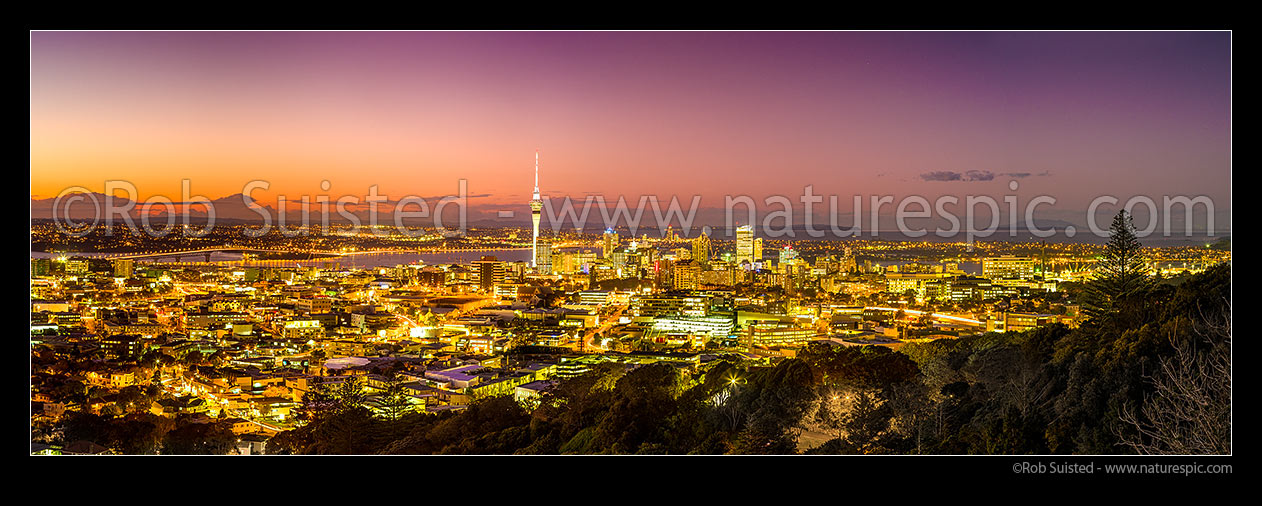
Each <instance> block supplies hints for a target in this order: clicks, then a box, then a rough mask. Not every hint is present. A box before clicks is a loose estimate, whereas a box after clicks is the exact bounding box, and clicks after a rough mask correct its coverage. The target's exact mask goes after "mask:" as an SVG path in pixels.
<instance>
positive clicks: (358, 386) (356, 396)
mask: <svg viewBox="0 0 1262 506" xmlns="http://www.w3.org/2000/svg"><path fill="white" fill-rule="evenodd" d="M333 396H334V397H335V398H336V399H337V405H336V406H335V407H334V410H335V411H337V412H338V413H344V412H346V411H353V410H355V409H358V408H361V407H363V405H364V401H365V400H366V398H367V396H366V395H364V379H363V378H362V377H359V376H351V377H348V378H346V381H343V382H342V384H341V385H339V386H338V387H337V389H336V390H335V391H334V392H333Z"/></svg>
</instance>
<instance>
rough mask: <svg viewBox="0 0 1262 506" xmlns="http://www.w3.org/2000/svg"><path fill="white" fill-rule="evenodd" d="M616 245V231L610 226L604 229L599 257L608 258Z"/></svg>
mask: <svg viewBox="0 0 1262 506" xmlns="http://www.w3.org/2000/svg"><path fill="white" fill-rule="evenodd" d="M617 247H618V233H617V232H614V231H613V229H612V228H606V229H605V236H604V247H603V248H602V249H601V255H600V257H601V258H609V257H610V256H611V255H613V250H614V249H616V248H617Z"/></svg>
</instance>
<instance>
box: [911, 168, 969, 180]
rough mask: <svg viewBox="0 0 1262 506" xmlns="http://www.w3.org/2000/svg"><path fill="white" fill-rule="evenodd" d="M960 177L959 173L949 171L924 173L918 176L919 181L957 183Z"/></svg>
mask: <svg viewBox="0 0 1262 506" xmlns="http://www.w3.org/2000/svg"><path fill="white" fill-rule="evenodd" d="M961 177H963V176H962V175H961V174H960V173H959V172H951V171H949V170H938V171H933V172H926V173H924V174H921V175H920V179H923V180H925V181H959V180H960V178H961Z"/></svg>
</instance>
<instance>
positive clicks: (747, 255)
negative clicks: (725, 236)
mask: <svg viewBox="0 0 1262 506" xmlns="http://www.w3.org/2000/svg"><path fill="white" fill-rule="evenodd" d="M743 264H749V265H751V266H752V265H753V264H754V227H753V226H752V225H742V226H740V227H736V265H743Z"/></svg>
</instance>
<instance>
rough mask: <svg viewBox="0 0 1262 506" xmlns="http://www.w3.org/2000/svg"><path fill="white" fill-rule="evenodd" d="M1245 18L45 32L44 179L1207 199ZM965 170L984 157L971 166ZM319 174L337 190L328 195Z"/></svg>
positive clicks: (360, 188)
mask: <svg viewBox="0 0 1262 506" xmlns="http://www.w3.org/2000/svg"><path fill="white" fill-rule="evenodd" d="M1230 42H1231V41H1230V34H1229V33H1222V32H1218V33H1026V32H1017V33H1008V32H998V33H941V32H938V33H889V32H845V33H817V32H792V33H765V32H755V33H645V32H624V33H467V32H463V33H462V32H456V33H451V32H437V33H434V32H409V33H381V32H368V33H322V32H282V33H223V32H178V33H161V32H138V33H108V32H91V33H62V32H35V33H32V35H31V195H32V196H33V197H35V198H46V197H50V196H54V195H56V194H57V193H58V192H60V191H61V190H62V189H64V188H66V187H69V186H76V185H77V186H84V187H87V188H89V189H92V190H95V191H100V190H101V189H102V187H103V182H104V181H105V180H107V179H124V180H128V181H131V182H132V183H134V184H135V185H136V186H137V188H138V189H139V190H140V195H139V197H140V198H142V199H143V198H146V197H148V196H150V195H154V194H162V195H166V196H169V197H172V198H173V199H175V200H178V197H179V193H180V180H181V179H183V178H189V179H191V180H192V189H193V193H194V194H199V195H204V196H207V197H210V198H218V197H222V196H226V195H231V194H234V193H238V192H240V191H241V189H242V187H243V186H244V185H245V183H246V182H248V181H250V180H253V179H265V180H268V181H270V182H271V184H272V186H271V189H270V190H269V191H266V192H260V193H256V194H255V195H256V196H257V197H259V198H260V199H261V200H263V201H265V202H271V201H274V199H275V196H276V195H279V194H285V195H288V196H290V197H291V198H296V196H299V195H304V194H305V195H318V194H327V195H333V196H334V197H336V196H340V195H348V194H349V195H365V194H366V193H367V189H368V186H370V185H373V184H377V185H380V187H381V190H380V191H381V193H385V194H387V195H389V196H390V197H391V198H397V197H402V196H406V195H420V196H431V195H446V194H451V193H454V192H455V191H456V185H457V179H459V178H462V177H463V178H466V179H468V181H469V192H470V193H471V194H475V195H485V196H484V197H479V199H481V200H480V202H481V203H482V204H487V205H499V204H507V205H512V206H518V207H520V205H521V204H522V203H524V202H525V201H526V200H527V199H529V197H530V190H531V185H532V167H533V161H534V158H533V157H534V152H535V150H536V149H539V150H540V152H541V160H542V169H543V170H542V181H541V186H542V189H543V192H544V194H546V195H550V196H553V197H557V196H564V195H570V196H573V197H576V198H578V197H582V196H583V195H586V194H591V193H599V194H603V195H606V196H613V197H615V198H616V196H617V195H626V196H628V198H633V197H638V196H639V195H650V194H651V195H658V196H662V197H666V198H669V197H670V196H672V195H679V196H681V197H684V196H691V195H693V194H700V195H702V196H703V197H704V199H705V200H706V203H707V204H711V205H715V206H718V205H721V204H722V200H723V195H726V194H747V195H751V196H754V197H756V198H761V197H762V196H765V195H768V194H777V193H778V194H785V195H790V196H797V195H800V194H801V192H802V187H803V186H804V185H807V184H812V185H814V186H815V192H816V193H817V194H825V195H828V194H836V195H842V196H844V197H845V198H848V197H849V196H851V195H855V194H860V195H872V194H883V195H884V194H890V195H908V194H919V195H923V196H926V197H928V198H930V199H932V198H934V197H936V196H938V195H942V194H955V195H961V196H962V195H965V194H968V193H985V194H991V195H996V196H998V195H1003V194H1008V193H1010V192H1009V191H1008V187H1007V184H1008V182H1009V181H1011V180H1012V179H1014V178H1019V179H1020V181H1021V189H1020V190H1019V191H1018V192H1016V193H1017V194H1019V195H1022V196H1033V195H1038V194H1047V195H1052V196H1054V197H1056V198H1057V199H1058V201H1059V202H1058V204H1057V205H1056V206H1055V207H1056V208H1058V209H1071V210H1072V209H1079V210H1080V209H1082V208H1084V207H1085V206H1086V204H1087V202H1089V201H1090V199H1091V198H1093V197H1095V196H1097V195H1102V194H1112V195H1116V196H1118V197H1121V198H1122V199H1123V200H1125V199H1126V198H1128V197H1130V196H1133V195H1138V194H1145V195H1153V196H1160V195H1165V194H1179V195H1190V196H1195V195H1208V196H1210V197H1211V198H1213V199H1214V200H1215V202H1216V203H1217V205H1218V208H1219V210H1223V209H1229V208H1230V200H1229V198H1230V197H1229V190H1230V162H1231V160H1230V145H1229V142H1230V124H1231V123H1230V121H1231V117H1230V111H1231V103H1230V99H1231V94H1230V82H1231V80H1230V72H1231V65H1230V62H1231V46H1230ZM970 171H973V172H972V173H971V174H972V175H971V176H970ZM323 180H328V181H330V183H331V186H332V187H331V190H330V191H328V192H325V191H321V189H320V183H321V181H323Z"/></svg>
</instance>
